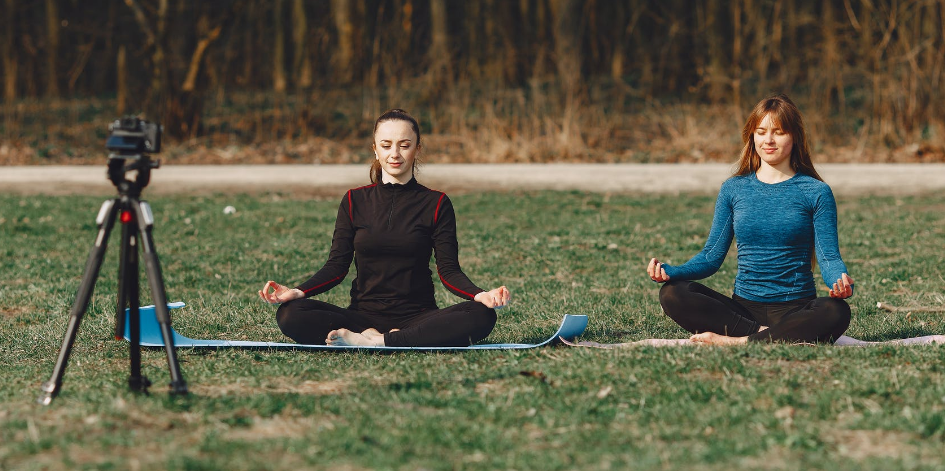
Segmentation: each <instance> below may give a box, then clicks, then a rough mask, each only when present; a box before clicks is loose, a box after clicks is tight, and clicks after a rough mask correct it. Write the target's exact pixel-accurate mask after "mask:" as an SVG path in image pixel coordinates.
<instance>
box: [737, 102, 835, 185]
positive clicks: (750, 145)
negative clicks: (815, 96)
mask: <svg viewBox="0 0 945 471" xmlns="http://www.w3.org/2000/svg"><path fill="white" fill-rule="evenodd" d="M769 114H770V115H771V119H772V120H773V121H774V122H775V124H777V125H778V126H780V127H781V129H782V130H783V131H784V132H786V133H788V134H790V135H791V139H793V141H794V145H793V146H791V169H792V170H794V171H795V172H797V173H803V174H805V175H809V176H811V177H814V178H816V179H818V180H820V181H823V180H824V179H823V178H821V177H820V174H819V173H817V170H815V169H814V163H813V161H811V158H810V144H809V143H808V142H809V141H810V139H809V138H808V136H807V130H806V129H805V128H804V120H803V119H802V118H801V112H800V111H799V110H798V109H797V105H795V104H794V102H793V101H791V99H790V98H788V96H787V95H785V94H783V93H779V94H777V95H772V96H769V97H768V98H765V99H764V100H761V101H759V102H758V104H757V105H755V108H754V109H753V110H751V114H750V115H748V120H747V121H745V127H744V128H742V143H743V144H744V147H743V148H742V156H741V159H740V160H739V162H738V169H737V170H736V171H735V175H739V176H744V175H751V174H753V173H755V172H757V171H758V168H760V167H761V156H760V155H758V152H757V151H756V150H755V141H754V139H753V137H754V134H755V129H757V128H758V124H759V123H760V122H761V120H763V119H764V118H765V116H767V115H769Z"/></svg>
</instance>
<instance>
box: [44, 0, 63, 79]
mask: <svg viewBox="0 0 945 471" xmlns="http://www.w3.org/2000/svg"><path fill="white" fill-rule="evenodd" d="M56 3H57V0H46V96H49V97H58V96H59V74H58V69H59V61H58V57H59V28H60V27H61V25H60V19H59V8H58V6H57V4H56Z"/></svg>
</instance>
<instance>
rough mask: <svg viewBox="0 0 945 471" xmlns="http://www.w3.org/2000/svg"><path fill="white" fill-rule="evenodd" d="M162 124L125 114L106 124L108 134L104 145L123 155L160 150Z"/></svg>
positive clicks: (152, 152)
mask: <svg viewBox="0 0 945 471" xmlns="http://www.w3.org/2000/svg"><path fill="white" fill-rule="evenodd" d="M163 128H164V126H161V125H159V124H157V123H149V122H147V121H144V120H142V119H140V118H138V117H136V116H125V117H122V118H119V119H116V120H115V121H114V122H113V123H111V124H109V125H108V131H109V133H110V134H109V136H108V140H107V141H105V147H107V148H108V150H109V151H112V152H116V153H118V155H120V156H124V157H137V156H140V154H156V153H158V152H161V133H162V131H163V130H164V129H163Z"/></svg>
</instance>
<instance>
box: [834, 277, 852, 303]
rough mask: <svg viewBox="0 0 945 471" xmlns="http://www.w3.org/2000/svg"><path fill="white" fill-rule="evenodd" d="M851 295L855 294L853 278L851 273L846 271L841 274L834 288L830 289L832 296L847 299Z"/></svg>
mask: <svg viewBox="0 0 945 471" xmlns="http://www.w3.org/2000/svg"><path fill="white" fill-rule="evenodd" d="M850 296H853V278H850V275H847V274H846V273H844V274H842V275H840V279H839V280H837V282H836V283H834V284H833V289H831V290H830V297H831V298H837V299H846V298H849V297H850Z"/></svg>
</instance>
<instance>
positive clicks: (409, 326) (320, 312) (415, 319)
mask: <svg viewBox="0 0 945 471" xmlns="http://www.w3.org/2000/svg"><path fill="white" fill-rule="evenodd" d="M495 321H496V315H495V310H494V309H490V308H488V307H486V306H485V305H483V304H482V303H479V302H476V301H466V302H463V303H459V304H456V305H454V306H450V307H447V308H444V309H431V310H427V311H421V312H418V313H415V314H409V315H404V316H392V315H385V314H377V313H373V312H364V311H354V310H351V309H345V308H342V307H338V306H335V305H333V304H328V303H325V302H322V301H318V300H315V299H308V298H305V299H296V300H294V301H289V302H287V303H283V304H282V305H281V306H279V310H278V311H277V312H276V322H278V323H279V328H280V329H282V333H284V334H285V335H286V336H287V337H289V338H291V339H292V340H295V341H296V342H298V343H301V344H306V345H324V344H325V338H326V337H328V332H331V331H332V330H335V329H348V330H350V331H352V332H363V331H365V330H367V329H370V328H374V329H376V330H377V331H378V332H380V333H382V334H384V345H387V346H389V347H465V346H469V345H472V344H474V343H476V342H478V341H480V340H482V339H484V338H486V337H487V336H488V335H489V333H490V332H492V328H493V327H495ZM391 329H400V330H398V331H396V332H391V331H390V330H391Z"/></svg>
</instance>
